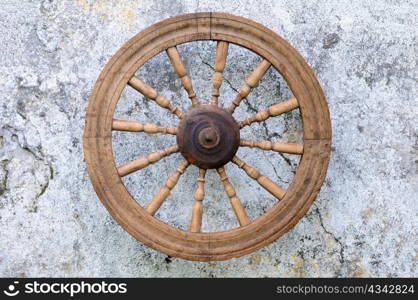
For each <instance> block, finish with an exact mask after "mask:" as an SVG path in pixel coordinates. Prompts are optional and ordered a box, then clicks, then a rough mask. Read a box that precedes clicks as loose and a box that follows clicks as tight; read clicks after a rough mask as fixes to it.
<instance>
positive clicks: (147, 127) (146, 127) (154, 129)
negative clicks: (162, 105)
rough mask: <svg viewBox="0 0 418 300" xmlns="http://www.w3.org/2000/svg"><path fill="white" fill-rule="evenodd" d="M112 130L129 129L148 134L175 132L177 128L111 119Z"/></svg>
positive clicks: (174, 133) (173, 133)
mask: <svg viewBox="0 0 418 300" xmlns="http://www.w3.org/2000/svg"><path fill="white" fill-rule="evenodd" d="M112 130H117V131H129V132H145V133H148V134H154V133H165V134H172V135H176V134H177V128H173V127H164V126H159V125H157V124H151V123H139V122H134V121H126V120H116V119H115V120H113V123H112Z"/></svg>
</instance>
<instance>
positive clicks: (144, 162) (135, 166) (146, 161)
mask: <svg viewBox="0 0 418 300" xmlns="http://www.w3.org/2000/svg"><path fill="white" fill-rule="evenodd" d="M178 151H179V147H178V146H177V145H175V146H172V147H169V148H167V149H164V150H163V151H159V152H154V153H151V154H149V155H148V156H146V157H141V158H138V159H135V160H133V161H131V162H128V163H127V164H124V165H122V166H120V167H118V174H119V176H121V177H123V176H126V175H129V174H131V173H133V172H136V171H138V170H141V169H143V168H146V167H148V166H149V165H151V164H155V163H156V162H157V161H159V160H161V159H162V158H164V157H166V156H169V155H171V154H173V153H176V152H178Z"/></svg>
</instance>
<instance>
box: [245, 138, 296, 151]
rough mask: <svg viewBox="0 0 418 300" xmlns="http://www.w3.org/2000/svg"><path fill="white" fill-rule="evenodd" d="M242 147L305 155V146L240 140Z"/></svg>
mask: <svg viewBox="0 0 418 300" xmlns="http://www.w3.org/2000/svg"><path fill="white" fill-rule="evenodd" d="M240 146H241V147H250V148H259V149H261V150H267V151H275V152H282V153H289V154H303V145H302V144H294V143H279V142H275V143H274V142H270V141H251V140H245V139H241V140H240Z"/></svg>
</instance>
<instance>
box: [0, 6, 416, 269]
mask: <svg viewBox="0 0 418 300" xmlns="http://www.w3.org/2000/svg"><path fill="white" fill-rule="evenodd" d="M198 11H222V12H229V13H233V14H236V15H240V16H244V17H248V18H251V19H253V20H255V21H258V22H260V23H261V24H263V25H265V26H267V27H269V28H271V29H272V30H274V31H275V32H277V33H278V34H279V35H281V36H282V37H284V38H285V39H287V40H288V41H289V42H290V43H291V44H292V45H293V46H294V47H295V48H296V49H298V51H300V53H301V54H302V55H303V56H304V57H305V59H306V60H307V61H308V63H309V64H310V65H311V66H312V68H313V69H314V71H315V73H316V74H317V77H318V79H319V81H320V83H321V85H322V87H323V89H324V92H325V95H326V97H327V99H328V103H329V108H330V112H331V118H332V125H333V147H332V158H331V162H330V166H329V170H328V175H327V179H326V182H325V184H324V186H323V188H322V190H321V193H320V195H319V197H318V199H317V200H316V202H315V203H314V205H313V206H312V208H311V209H310V211H309V213H308V214H307V216H306V217H304V218H303V219H302V220H301V222H300V223H299V224H298V225H297V226H296V227H295V228H294V229H292V230H291V231H290V232H289V233H287V234H286V235H285V236H284V237H282V238H281V239H279V240H278V241H276V242H275V243H273V244H271V245H270V246H268V247H266V248H264V249H262V250H259V251H257V252H255V253H253V254H250V255H247V256H244V257H242V258H238V259H232V260H229V261H224V262H210V263H196V262H188V261H184V260H181V259H175V258H171V259H170V258H167V257H166V256H165V255H163V254H161V253H158V252H156V251H154V250H152V249H149V248H147V247H146V246H144V245H142V244H141V243H139V242H137V241H136V240H134V239H133V238H132V237H131V236H129V235H128V234H127V233H126V232H125V231H123V230H122V229H121V228H120V227H119V226H118V225H117V224H116V223H115V222H114V221H113V220H112V218H111V217H110V216H109V215H108V213H107V211H106V210H105V208H104V207H103V206H102V205H101V203H100V202H99V200H98V198H97V196H96V195H95V193H94V191H93V188H92V186H91V184H90V182H89V178H88V176H87V173H86V169H85V165H84V163H83V153H82V141H81V136H82V131H83V126H84V117H85V116H84V115H85V110H86V107H87V102H88V97H89V95H90V92H91V90H92V87H93V85H94V82H95V80H96V78H97V77H98V75H99V73H100V71H101V70H102V68H103V67H104V65H105V64H106V62H107V61H108V60H109V59H110V57H111V56H112V55H113V54H114V53H115V52H116V51H117V49H118V48H119V47H121V46H122V44H123V43H124V42H126V41H127V40H128V39H129V38H131V37H132V36H133V35H135V34H136V33H137V32H139V31H141V30H142V29H144V28H146V27H148V26H150V25H151V24H153V23H155V22H157V21H159V20H162V19H165V18H167V17H170V16H174V15H177V14H182V13H189V12H198ZM417 12H418V4H417V2H416V1H414V0H408V1H395V0H392V1H391V0H386V1H384V0H377V1H364V0H343V1H294V0H292V1H287V0H278V1H250V0H223V1H211V0H187V1H169V0H159V1H151V0H139V1H130V0H120V1H116V0H114V1H111V0H99V1H93V0H75V1H72V0H68V1H65V0H61V1H53V0H43V1H30V0H2V1H1V3H0V49H1V55H0V87H1V92H2V93H1V103H0V118H1V120H0V124H1V128H0V241H1V242H0V276H3V277H5V276H71V277H73V276H140V277H151V276H155V277H178V276H187V277H248V276H249V277H265V276H267V277H279V276H290V277H299V276H314V277H316V276H332V277H333V276H418V268H417V259H418V256H417V248H418V243H417V233H418V215H417V214H418V203H417V200H418V154H417V150H418V125H417V116H418V99H417V77H418V69H417V50H418V49H417V48H418V46H417V42H418V39H417V36H418V24H417V23H418V22H417V17H416V16H417ZM179 49H180V52H181V53H182V55H183V56H184V57H185V61H186V64H187V66H188V68H189V70H190V75H191V77H192V79H193V82H194V86H195V89H196V91H197V93H198V95H199V97H200V98H201V99H202V101H209V97H210V85H211V83H210V78H211V75H212V64H213V58H214V51H213V50H214V44H213V43H208V42H201V43H195V44H190V45H183V46H181V47H179ZM258 61H259V58H258V57H256V56H255V55H253V54H252V53H250V52H248V51H246V50H243V49H239V48H238V47H232V48H231V52H230V56H229V60H228V65H227V68H226V71H225V77H226V82H225V83H224V84H223V86H222V90H221V92H222V95H223V96H222V97H221V103H222V104H223V105H225V104H226V103H229V101H231V100H232V99H233V97H234V95H235V92H236V90H237V89H238V88H239V86H240V85H241V84H242V82H243V80H244V78H245V76H246V74H248V73H249V72H250V71H251V70H252V68H253V67H254V66H255V65H256V63H257V62H258ZM139 74H140V75H141V76H143V77H145V78H146V81H147V82H149V83H150V84H151V85H153V86H155V87H158V89H159V91H160V92H161V93H162V94H164V95H166V96H167V97H168V98H169V99H170V100H171V101H173V103H175V104H176V105H178V106H180V107H183V109H184V108H187V105H188V99H186V97H185V93H184V91H183V90H182V89H181V88H180V85H179V82H178V80H177V79H176V77H175V74H174V72H173V71H172V69H171V67H170V66H169V64H168V61H167V58H166V57H165V56H164V55H159V56H157V57H155V58H154V59H153V60H152V61H150V62H149V63H148V64H147V65H146V66H144V68H143V69H141V70H140V71H139ZM290 95H291V93H290V91H289V89H288V87H287V85H286V83H285V82H284V81H283V80H282V79H281V77H280V76H279V74H278V73H277V72H275V71H274V70H271V71H269V72H268V74H267V75H266V77H265V78H264V79H263V81H262V82H261V84H260V86H259V87H257V88H256V90H255V91H254V92H253V93H252V94H251V96H250V97H249V98H248V100H247V101H245V103H243V105H242V107H240V109H239V110H238V111H237V114H236V116H237V117H238V118H239V119H240V118H243V117H245V116H247V115H250V114H252V113H254V111H256V110H259V109H263V108H266V107H267V106H269V105H271V104H273V103H276V102H277V101H279V100H280V99H285V98H286V97H288V96H290ZM117 116H118V117H120V118H126V119H132V120H138V121H154V122H159V123H160V124H163V125H175V118H174V117H172V116H171V115H169V114H168V113H167V112H165V111H162V110H161V109H159V108H158V107H156V106H155V105H154V104H153V103H149V102H148V101H147V100H146V99H144V98H143V97H141V96H140V95H139V94H138V93H136V92H135V91H133V90H132V89H129V88H127V89H126V90H125V92H124V94H123V97H122V99H121V102H120V104H119V105H118V109H117ZM301 128H302V124H301V120H300V116H299V113H298V112H297V111H295V112H292V113H290V114H287V115H286V116H284V117H279V118H276V119H274V120H269V121H268V122H266V123H265V124H261V125H254V126H251V129H246V130H245V131H244V132H243V134H242V135H243V136H244V137H247V138H253V139H269V140H272V141H291V142H297V141H301V140H302V131H301ZM173 141H174V140H173V137H165V136H152V137H145V136H144V135H141V134H127V133H125V134H121V133H118V134H115V135H114V141H113V146H114V152H115V155H116V157H117V158H116V162H117V163H118V164H119V163H123V162H127V161H129V160H132V159H133V158H135V157H138V156H139V155H143V154H145V153H149V152H150V151H155V150H157V149H162V148H164V147H165V146H167V145H170V144H171V143H173ZM239 154H240V156H244V157H245V158H246V160H248V162H249V163H251V164H253V165H255V166H257V167H258V168H259V169H261V170H263V172H264V173H265V174H266V175H268V176H270V177H272V178H273V179H274V180H275V181H277V182H279V183H280V184H281V185H283V186H284V187H286V186H288V185H289V183H290V181H291V179H292V176H293V172H294V171H295V170H296V168H297V163H298V158H297V157H294V156H292V155H282V156H281V155H278V154H271V153H267V152H262V151H261V150H255V149H244V150H240V152H239ZM261 159H262V160H263V161H264V162H261ZM180 160H181V157H180V155H173V156H172V157H170V158H168V159H166V160H164V161H162V162H159V163H158V164H156V165H155V166H154V167H151V168H149V169H146V170H144V171H143V172H137V173H135V174H134V175H132V176H129V177H128V178H127V179H124V181H125V183H126V185H127V187H128V189H129V191H130V192H131V193H132V194H133V195H134V197H135V198H136V199H137V200H138V202H139V203H140V204H145V203H147V201H149V200H150V197H152V195H153V194H154V193H155V192H156V191H157V190H158V188H159V187H160V186H161V185H162V184H163V182H164V181H165V179H166V177H167V176H169V174H170V173H171V172H172V170H173V168H175V166H176V165H177V164H178V162H179V161H180ZM227 170H228V172H229V174H230V177H231V181H232V183H233V184H234V186H235V187H236V189H237V191H238V193H239V196H240V198H241V199H242V202H243V203H244V205H245V207H246V209H247V211H248V213H249V215H250V217H252V218H255V217H257V216H259V215H260V214H262V213H263V212H264V211H266V210H267V209H269V208H270V207H271V206H272V205H273V204H274V199H272V198H271V197H270V196H269V195H268V194H267V193H266V192H265V191H263V190H262V189H260V188H259V187H258V186H257V185H256V184H254V182H252V181H251V180H250V179H248V178H246V177H245V176H243V173H242V172H241V171H239V170H237V169H236V168H235V167H234V166H229V165H228V166H227ZM196 174H197V171H196V168H190V170H189V171H188V172H187V173H186V175H185V176H184V178H182V179H181V181H180V183H179V186H178V187H176V189H175V190H174V191H173V195H172V196H171V197H170V198H169V199H168V200H167V203H166V204H165V205H164V206H163V207H162V209H161V211H160V212H159V213H158V215H157V217H158V218H160V219H162V220H163V221H165V222H167V223H169V224H171V225H174V226H178V227H180V228H185V227H186V226H187V223H188V221H189V218H190V206H191V204H192V201H193V199H192V192H193V188H194V187H193V184H194V182H195V178H196ZM207 187H208V188H207V190H208V193H207V199H206V200H205V219H204V230H206V231H209V230H225V229H229V228H233V227H235V226H237V223H236V220H235V218H234V215H233V213H232V211H231V209H230V207H229V203H228V201H227V198H226V196H225V194H224V192H223V189H222V186H221V184H220V183H219V181H218V180H217V175H216V174H214V172H209V173H208V183H207Z"/></svg>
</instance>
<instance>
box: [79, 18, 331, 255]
mask: <svg viewBox="0 0 418 300" xmlns="http://www.w3.org/2000/svg"><path fill="white" fill-rule="evenodd" d="M200 40H215V41H223V42H227V43H233V44H236V45H239V46H242V47H245V48H247V49H249V50H251V51H253V52H255V53H256V54H258V55H259V56H261V57H263V58H264V60H263V62H262V63H261V64H260V65H259V67H260V69H263V68H265V67H266V64H267V63H269V64H270V63H271V65H272V66H273V67H274V68H276V70H278V71H279V73H280V74H281V75H282V76H283V77H284V79H285V80H286V82H287V84H288V86H289V88H290V89H291V90H292V92H293V95H294V96H295V98H296V99H297V100H289V102H286V103H285V104H284V105H279V106H275V108H273V109H272V111H273V113H278V112H279V113H280V112H281V111H286V109H291V108H292V107H294V106H292V105H293V104H294V101H297V105H298V107H299V109H300V112H301V117H302V121H303V128H304V130H303V132H304V141H303V155H302V157H301V160H300V163H299V167H298V168H297V171H296V174H295V176H294V178H293V181H292V183H291V185H290V186H289V188H288V189H287V191H286V192H285V193H284V192H283V191H280V190H277V188H275V187H274V186H273V187H272V185H271V183H270V182H268V181H266V180H265V179H264V178H262V179H260V176H261V175H258V174H257V173H254V171H253V170H252V169H251V167H249V166H247V165H245V164H244V162H242V161H241V160H240V159H239V158H237V157H234V158H233V160H232V161H233V163H235V164H236V165H238V166H239V167H241V168H242V169H244V171H245V172H246V173H247V174H248V175H249V176H250V177H253V178H254V179H255V177H256V178H257V179H258V180H261V181H262V182H263V184H264V185H265V186H269V187H270V188H271V189H272V190H273V192H272V191H270V193H272V194H274V195H275V196H276V198H281V199H280V201H278V202H277V203H276V204H275V205H274V206H273V207H272V208H271V209H270V210H269V211H267V212H266V213H265V214H264V215H262V216H260V217H259V218H257V219H255V220H253V221H252V222H251V223H248V220H246V218H245V216H243V215H241V216H239V214H240V213H242V211H240V208H239V204H238V205H237V208H236V209H237V210H235V213H236V215H237V217H238V219H239V223H240V224H241V225H245V226H242V227H239V228H235V229H232V230H229V231H224V232H215V233H200V232H190V231H184V230H182V229H178V228H174V227H171V226H169V225H167V224H165V223H163V222H162V221H160V220H158V219H156V218H154V217H153V216H152V215H153V214H152V213H150V212H149V211H153V209H155V207H154V208H151V209H149V211H147V210H146V209H144V208H142V207H141V206H140V205H139V204H138V203H137V202H136V201H135V199H133V198H132V196H131V195H130V194H129V192H128V191H127V189H126V188H125V186H124V184H123V183H122V181H121V177H120V176H123V175H124V174H125V172H128V171H132V168H131V169H129V168H128V170H127V169H126V168H125V169H123V168H122V171H121V167H119V168H118V167H117V166H116V165H115V162H114V159H113V154H112V128H113V129H115V128H119V129H120V128H122V127H124V126H128V127H129V126H136V125H133V124H128V125H127V124H126V123H123V122H122V123H123V124H121V123H119V124H118V123H116V124H115V122H114V120H113V113H114V111H115V108H116V105H117V103H118V101H119V98H120V96H121V93H122V91H123V89H124V88H125V86H126V85H127V84H129V85H131V86H132V87H134V88H136V89H139V90H141V91H142V93H143V94H144V95H145V96H147V98H150V99H152V98H155V99H154V101H155V102H156V103H157V104H159V105H160V106H162V107H165V108H166V109H168V110H169V111H171V112H172V113H174V114H175V115H177V116H178V117H179V118H180V119H184V118H185V116H186V115H185V114H184V113H182V112H180V111H179V110H178V109H176V108H175V107H173V106H172V105H171V104H167V103H166V101H164V99H163V98H161V97H160V96H159V95H154V94H153V91H152V90H149V89H147V87H146V86H141V84H142V82H138V81H136V79H133V76H134V74H135V72H136V71H137V70H138V69H139V68H140V67H141V66H142V65H143V64H144V63H145V62H147V61H148V60H149V59H151V58H152V57H154V56H155V55H157V54H158V53H160V52H163V51H166V50H167V53H168V55H169V56H170V59H171V60H172V63H173V66H174V68H175V69H176V72H177V74H178V75H179V77H180V78H181V81H182V84H183V86H184V87H185V89H186V90H187V92H188V95H189V98H190V100H191V103H192V105H193V106H194V107H197V106H199V104H198V99H197V97H196V95H195V94H194V92H193V90H192V89H191V90H190V89H187V87H189V82H188V77H187V75H184V72H182V70H181V66H177V67H176V59H175V55H176V53H175V51H174V50H168V49H175V48H174V47H175V46H176V45H179V44H182V43H186V42H193V41H200ZM221 45H222V44H221ZM218 49H220V50H219V52H220V53H222V51H224V49H222V46H218ZM170 51H172V53H170ZM173 57H174V59H173ZM173 60H174V62H173ZM256 69H257V68H256ZM215 70H216V69H215ZM261 71H263V70H261ZM217 73H221V72H217ZM261 77H262V75H261ZM217 82H219V74H218V75H215V76H214V88H213V90H212V101H211V104H213V105H216V104H217V96H219V95H218V94H219V87H218V88H216V86H217ZM252 84H256V82H254V81H252V79H251V78H248V80H247V86H249V87H250V91H251V85H252ZM242 90H243V91H242V93H243V94H245V93H246V92H247V91H246V88H245V87H244V88H243V89H242ZM237 102H238V104H239V101H237ZM235 104H237V103H235ZM235 104H232V105H231V106H230V107H228V108H227V109H228V110H230V111H233V110H234V108H235ZM272 111H265V112H264V113H261V114H259V115H258V116H255V117H254V118H248V119H246V120H244V121H241V122H239V123H238V124H239V126H240V127H244V126H248V125H249V124H251V123H252V122H257V121H258V120H261V119H263V118H265V117H266V114H267V115H268V114H271V113H272ZM118 126H119V127H118ZM125 128H126V127H125ZM142 130H144V129H142ZM149 130H151V129H149ZM152 130H154V131H155V130H156V131H158V130H159V132H165V133H171V134H177V130H176V129H175V128H159V129H158V128H152ZM179 130H180V128H179ZM83 140H84V153H85V160H86V164H87V170H88V172H89V175H90V178H91V181H92V184H93V187H94V189H95V191H96V193H97V195H98V197H99V198H100V200H101V201H102V203H103V204H104V205H105V207H106V208H107V209H108V211H109V213H110V214H111V215H112V217H113V218H114V219H115V220H116V221H117V222H118V223H119V224H120V225H121V226H122V227H123V228H124V229H125V230H126V231H127V232H129V233H130V234H131V235H132V236H134V237H135V238H136V239H138V240H140V241H141V242H143V243H144V244H146V245H148V246H150V247H152V248H154V249H157V250H159V251H161V252H164V253H166V254H168V255H170V256H176V257H181V258H185V259H189V260H198V261H207V260H223V259H229V258H232V257H238V256H241V255H244V254H247V253H250V252H252V251H255V250H257V249H259V248H261V247H263V246H265V245H267V244H269V243H271V242H272V241H274V240H275V239H277V238H278V237H280V236H281V235H283V234H284V233H286V232H287V231H288V230H290V229H291V228H292V227H293V226H295V225H296V224H297V222H298V221H299V220H300V218H301V217H303V216H304V215H305V214H306V212H307V210H308V209H309V207H310V205H311V204H312V202H313V201H314V199H315V198H316V195H317V193H318V192H319V190H320V187H321V185H322V183H323V181H324V178H325V174H326V170H327V166H328V161H329V156H330V142H331V123H330V118H329V112H328V108H327V103H326V100H325V98H324V95H323V92H322V90H321V87H320V85H319V83H318V82H317V80H316V78H315V76H314V74H313V72H312V70H311V69H310V68H309V66H308V65H307V64H306V62H305V61H304V60H303V58H302V57H301V56H300V55H299V54H298V53H297V51H296V50H295V49H293V48H292V47H291V46H290V45H289V44H288V43H287V42H286V41H284V40H283V39H282V38H280V37H279V36H278V35H277V34H275V33H274V32H272V31H270V30H269V29H267V28H265V27H264V26H262V25H260V24H257V23H255V22H252V21H250V20H247V19H244V18H241V17H235V16H232V15H228V14H222V13H197V14H188V15H182V16H178V17H175V18H171V19H167V20H165V21H163V22H160V23H157V24H155V25H153V26H151V27H149V28H147V29H146V30H144V31H142V32H141V33H139V34H138V35H136V36H135V37H134V38H133V39H131V40H130V41H128V42H127V43H126V44H125V45H124V46H123V47H122V48H121V49H120V50H119V51H118V52H117V53H116V54H115V55H114V56H113V58H112V59H111V61H110V62H109V63H108V64H107V65H106V67H105V68H104V70H103V72H102V73H101V75H100V76H99V79H98V80H97V82H96V85H95V88H94V90H93V93H92V95H91V97H90V100H89V107H88V110H87V115H86V126H85V131H84V137H83ZM179 144H181V143H179ZM241 146H249V147H271V145H270V146H268V145H265V144H264V145H256V144H254V143H252V142H251V141H246V140H244V141H243V140H241ZM279 146H280V145H279ZM281 146H282V147H283V146H286V145H281ZM282 150H283V149H282ZM178 151H180V148H179V146H178V145H174V146H173V147H171V148H169V149H166V150H164V151H160V152H159V154H156V155H154V156H152V157H151V158H149V157H148V162H151V163H152V162H153V161H155V160H158V158H159V157H160V156H161V158H162V157H164V156H167V155H170V154H171V153H174V152H178ZM185 157H186V158H187V156H185ZM189 161H191V160H189ZM189 161H186V162H183V163H182V164H181V165H180V166H179V168H178V170H177V171H176V172H175V174H173V176H174V179H175V178H177V180H178V177H180V176H181V174H182V173H183V172H184V171H185V169H186V168H187V167H188V165H189ZM141 163H142V164H144V163H145V164H146V163H147V161H144V160H143V161H142V162H141ZM200 166H201V167H207V166H203V165H200ZM215 166H216V167H218V165H215ZM131 167H132V166H131ZM134 169H135V168H134ZM218 173H219V175H220V177H221V180H222V181H223V183H224V186H225V189H226V191H227V194H228V196H229V198H230V200H231V204H232V205H234V204H233V203H234V201H235V199H233V198H234V197H235V196H234V195H235V191H234V190H233V187H232V186H231V185H230V183H229V180H228V178H227V175H226V174H225V171H224V169H223V168H222V167H221V168H220V169H218ZM244 174H245V173H244ZM204 176H205V171H204V170H203V169H202V170H201V171H199V178H198V183H197V190H196V193H195V199H196V202H200V204H201V202H202V200H200V198H201V196H202V195H201V194H202V193H201V190H202V189H203V184H204ZM257 176H258V177H257ZM169 184H171V183H169ZM260 184H261V183H260ZM174 185H175V184H174ZM231 187H232V190H231ZM167 188H168V189H170V186H167ZM228 190H229V192H228ZM165 192H167V190H165ZM163 193H164V192H163ZM160 196H161V195H160ZM162 196H164V195H162ZM158 204H159V205H161V204H160V203H157V204H156V206H158ZM198 204H199V203H198ZM156 209H158V207H156ZM199 209H201V207H198V208H197V209H196V210H199ZM192 226H193V222H192ZM195 226H197V225H196V224H195Z"/></svg>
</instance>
